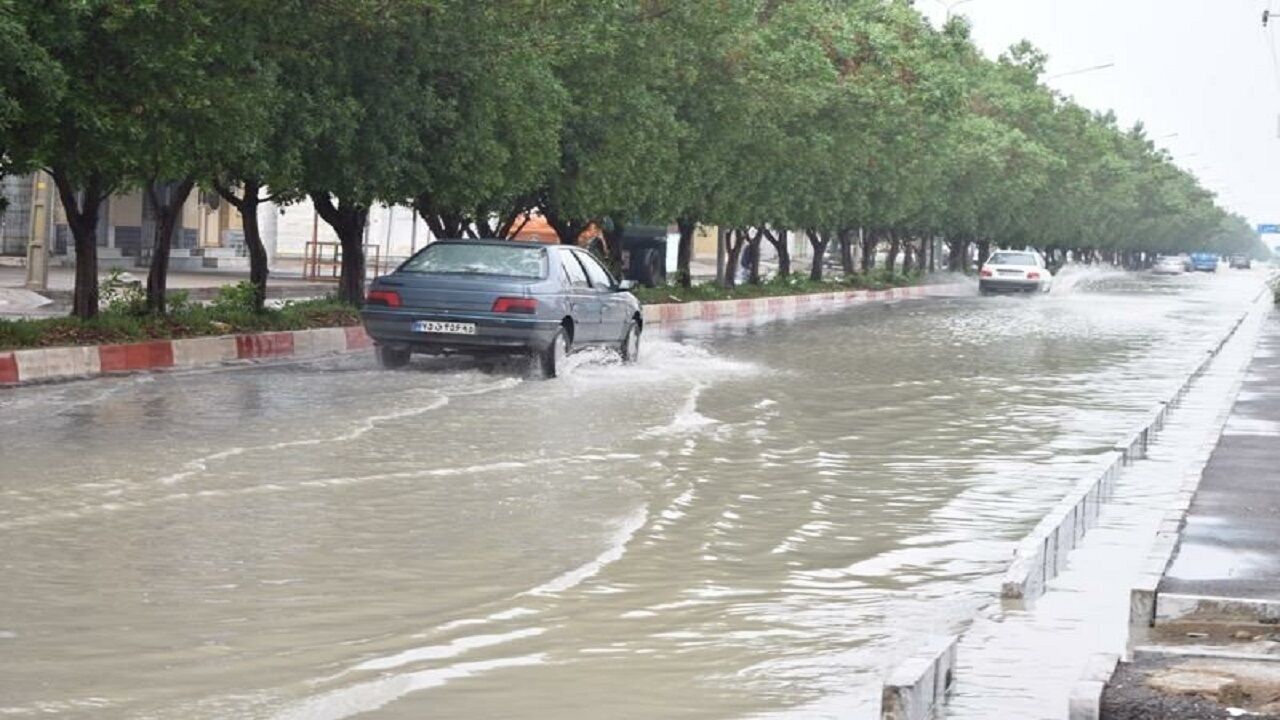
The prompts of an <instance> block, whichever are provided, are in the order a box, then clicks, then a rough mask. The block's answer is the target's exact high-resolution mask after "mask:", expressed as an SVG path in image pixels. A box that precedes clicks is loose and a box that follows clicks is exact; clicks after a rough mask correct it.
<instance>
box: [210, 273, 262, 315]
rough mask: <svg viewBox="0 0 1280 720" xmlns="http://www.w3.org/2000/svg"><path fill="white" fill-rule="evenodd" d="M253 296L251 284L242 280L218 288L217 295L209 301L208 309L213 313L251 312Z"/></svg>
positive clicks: (252, 310) (253, 291) (253, 304)
mask: <svg viewBox="0 0 1280 720" xmlns="http://www.w3.org/2000/svg"><path fill="white" fill-rule="evenodd" d="M254 298H255V290H254V287H253V284H252V283H250V282H249V281H247V280H242V281H240V282H238V283H236V284H234V285H223V286H222V287H220V288H218V295H217V297H215V298H214V299H213V300H212V301H211V302H210V303H209V309H210V310H212V311H213V312H215V313H245V312H248V313H252V312H254V306H255V303H254Z"/></svg>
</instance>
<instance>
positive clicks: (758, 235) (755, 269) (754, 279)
mask: <svg viewBox="0 0 1280 720" xmlns="http://www.w3.org/2000/svg"><path fill="white" fill-rule="evenodd" d="M748 238H749V239H748V240H747V247H748V248H750V252H751V258H750V260H751V264H750V266H749V267H748V270H747V282H749V283H750V284H752V285H759V284H760V240H761V239H763V238H764V231H763V230H760V229H759V228H757V229H756V231H755V232H754V233H751V234H750V235H749V236H748Z"/></svg>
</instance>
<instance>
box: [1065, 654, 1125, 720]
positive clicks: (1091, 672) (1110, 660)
mask: <svg viewBox="0 0 1280 720" xmlns="http://www.w3.org/2000/svg"><path fill="white" fill-rule="evenodd" d="M1119 664H1120V656H1119V655H1115V654H1112V653H1099V654H1097V655H1094V656H1093V657H1091V658H1089V664H1088V665H1086V666H1085V670H1084V674H1082V675H1081V676H1080V679H1079V680H1078V681H1076V684H1075V685H1074V686H1072V688H1071V695H1070V696H1069V697H1068V699H1067V718H1068V720H1099V719H1100V718H1101V717H1102V692H1103V690H1105V689H1106V686H1107V681H1108V680H1110V679H1111V676H1112V675H1113V674H1114V673H1115V671H1116V666H1117V665H1119Z"/></svg>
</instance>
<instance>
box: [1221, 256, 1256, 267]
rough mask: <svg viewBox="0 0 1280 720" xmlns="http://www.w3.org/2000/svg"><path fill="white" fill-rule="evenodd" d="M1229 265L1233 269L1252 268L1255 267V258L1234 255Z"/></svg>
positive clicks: (1228, 262)
mask: <svg viewBox="0 0 1280 720" xmlns="http://www.w3.org/2000/svg"><path fill="white" fill-rule="evenodd" d="M1227 265H1228V266H1229V267H1230V268H1231V269H1232V270H1251V269H1253V258H1250V257H1248V256H1245V255H1232V256H1231V259H1230V260H1229V261H1227Z"/></svg>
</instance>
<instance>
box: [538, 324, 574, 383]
mask: <svg viewBox="0 0 1280 720" xmlns="http://www.w3.org/2000/svg"><path fill="white" fill-rule="evenodd" d="M568 357H569V336H568V335H567V334H566V333H565V331H564V328H560V329H559V330H557V331H556V334H555V337H553V338H552V339H551V344H550V345H548V346H547V348H546V349H545V350H543V351H541V352H540V353H538V366H539V369H540V370H542V376H543V377H544V378H547V379H550V378H553V377H558V376H559V375H560V374H561V373H562V372H564V366H565V359H566V358H568Z"/></svg>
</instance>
